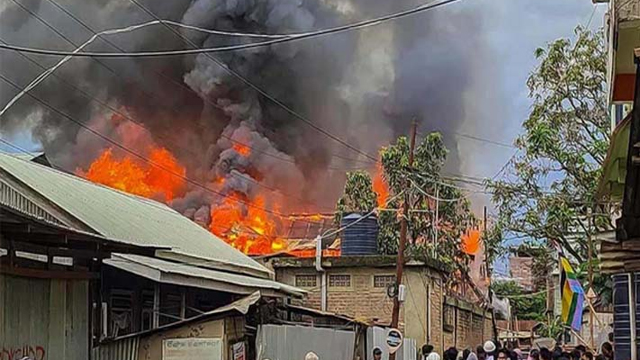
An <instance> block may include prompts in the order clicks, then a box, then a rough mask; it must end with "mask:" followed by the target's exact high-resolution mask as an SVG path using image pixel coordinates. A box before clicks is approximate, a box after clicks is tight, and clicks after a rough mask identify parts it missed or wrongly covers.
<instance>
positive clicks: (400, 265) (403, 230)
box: [389, 119, 418, 360]
mask: <svg viewBox="0 0 640 360" xmlns="http://www.w3.org/2000/svg"><path fill="white" fill-rule="evenodd" d="M417 127H418V124H417V122H416V120H415V119H414V120H413V122H412V123H411V142H410V147H409V170H411V167H412V166H413V151H414V149H415V147H416V128H417ZM408 176H409V174H405V177H404V180H403V182H404V185H403V189H404V191H405V192H404V201H403V202H402V213H401V216H402V218H401V220H400V241H399V244H398V257H397V262H396V294H395V297H394V298H393V312H392V314H391V328H393V329H397V328H398V320H399V318H400V305H401V303H400V299H399V295H400V294H399V292H400V291H399V290H400V285H402V272H403V271H404V249H405V246H406V243H407V227H408V224H407V216H408V214H409V191H408V189H407V187H408V185H409V181H408V180H407V177H408ZM389 360H396V354H395V353H393V354H389Z"/></svg>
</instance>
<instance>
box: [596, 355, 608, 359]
mask: <svg viewBox="0 0 640 360" xmlns="http://www.w3.org/2000/svg"><path fill="white" fill-rule="evenodd" d="M596 360H606V359H605V358H604V355H602V354H600V355H598V356H596Z"/></svg>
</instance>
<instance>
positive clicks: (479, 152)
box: [0, 0, 607, 273]
mask: <svg viewBox="0 0 640 360" xmlns="http://www.w3.org/2000/svg"><path fill="white" fill-rule="evenodd" d="M461 7H471V8H473V9H474V10H475V11H477V12H478V13H479V14H481V15H480V16H481V20H482V27H483V30H482V36H483V39H484V44H485V46H487V47H488V48H489V49H485V50H488V51H474V44H473V43H469V44H468V54H467V56H469V57H471V58H472V59H473V61H472V62H471V64H472V66H473V71H476V72H477V73H478V74H479V76H480V77H481V78H482V79H483V81H479V82H478V81H476V82H474V84H473V86H472V87H471V88H469V89H468V90H467V92H466V93H465V94H464V95H463V97H462V98H461V99H460V104H461V106H464V107H465V110H466V113H467V114H469V113H471V114H473V113H474V111H477V112H483V113H478V116H477V117H476V116H468V115H467V116H465V124H464V126H463V127H462V129H461V130H459V132H460V133H465V134H468V135H472V136H475V137H479V138H484V139H488V140H491V141H495V142H500V143H507V144H512V143H513V141H514V139H515V138H516V137H517V136H518V134H519V132H520V126H521V124H522V122H523V121H524V120H525V119H526V117H527V115H528V112H529V107H530V104H531V101H530V99H529V98H528V93H527V88H526V85H525V83H526V79H527V77H528V76H529V74H530V72H531V71H532V70H533V69H534V68H535V66H536V63H537V62H536V59H535V57H534V56H533V53H534V50H535V49H536V48H538V47H544V46H545V45H546V44H547V43H549V42H552V41H554V40H556V39H558V38H562V37H573V35H574V33H573V29H574V28H575V27H576V26H577V25H583V26H587V25H588V26H589V27H590V28H591V29H597V28H599V27H601V26H602V25H603V18H604V13H605V11H606V7H607V5H606V4H600V5H594V4H592V2H591V1H590V0H460V1H459V2H458V3H455V4H452V5H448V7H447V8H446V9H443V10H440V9H437V10H435V11H441V13H442V16H443V17H444V16H446V15H447V14H449V13H450V12H456V11H457V9H460V8H461ZM0 11H2V9H1V6H0ZM418 16H419V15H418ZM399 21H402V20H399ZM442 24H443V25H442V26H447V27H452V28H453V29H454V30H455V28H456V24H455V23H447V22H446V21H443V22H442ZM450 30H451V29H447V31H450ZM445 44H446V42H445ZM440 45H442V44H440ZM440 51H446V49H444V50H442V49H440ZM479 53H481V54H482V55H478V54H479ZM496 100H497V101H496ZM484 102H487V103H491V104H497V105H496V106H495V108H494V107H487V106H481V104H483V103H484ZM2 105H4V104H2ZM487 112H489V113H487ZM0 121H1V119H0ZM496 124H499V125H496ZM444 136H445V137H447V136H455V135H454V134H444ZM5 139H6V140H9V141H10V142H12V143H13V144H15V145H17V146H19V147H20V148H22V149H26V150H30V151H35V150H39V144H37V143H35V142H33V140H32V139H31V137H30V134H29V133H27V132H23V133H18V134H12V135H11V136H10V137H5ZM457 144H458V145H457V146H458V154H460V155H459V158H460V159H459V161H460V167H459V170H458V171H460V172H461V174H463V175H467V176H472V177H478V178H485V177H493V176H494V175H495V174H496V173H497V172H498V170H499V169H500V168H502V166H503V165H504V164H505V162H506V161H508V160H509V158H510V157H511V156H512V155H513V153H514V151H515V149H513V148H509V147H504V146H499V145H496V144H491V143H487V142H482V141H476V140H471V139H464V140H463V141H458V142H457ZM0 150H3V151H9V152H15V151H16V149H13V148H10V147H8V146H7V145H5V144H3V143H0ZM471 199H472V204H473V209H474V211H475V212H476V213H477V214H480V213H481V209H482V206H484V205H489V209H490V212H491V206H490V203H489V199H488V198H487V195H485V194H472V195H471ZM505 267H506V262H501V263H500V264H498V268H497V271H498V273H504V272H505V271H506V270H505Z"/></svg>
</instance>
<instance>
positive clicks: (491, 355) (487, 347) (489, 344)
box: [482, 340, 496, 360]
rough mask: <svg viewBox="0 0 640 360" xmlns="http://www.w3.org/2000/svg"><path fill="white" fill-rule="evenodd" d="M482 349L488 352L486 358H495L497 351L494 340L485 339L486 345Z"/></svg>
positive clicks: (492, 359)
mask: <svg viewBox="0 0 640 360" xmlns="http://www.w3.org/2000/svg"><path fill="white" fill-rule="evenodd" d="M482 349H483V350H484V352H485V353H486V354H487V355H486V357H485V359H486V360H495V354H494V353H495V351H496V344H495V343H494V342H493V341H491V340H487V341H485V343H484V345H483V346H482Z"/></svg>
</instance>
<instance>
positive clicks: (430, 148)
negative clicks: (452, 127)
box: [337, 133, 475, 266]
mask: <svg viewBox="0 0 640 360" xmlns="http://www.w3.org/2000/svg"><path fill="white" fill-rule="evenodd" d="M446 156H447V149H446V147H445V146H444V143H443V141H442V136H441V135H440V134H439V133H431V134H429V135H427V136H426V137H425V138H423V139H422V140H421V141H420V142H419V143H418V145H417V146H416V149H415V156H414V163H413V166H412V167H411V168H409V143H408V140H407V138H406V137H400V138H398V139H397V141H396V143H395V144H391V145H389V146H387V147H385V148H383V149H382V150H381V151H380V158H381V162H382V167H383V174H384V178H385V180H386V182H387V184H388V185H389V190H390V191H389V196H390V201H389V203H388V204H387V208H388V209H398V208H400V207H401V204H402V201H403V197H400V196H398V195H399V194H403V195H404V193H403V190H405V182H406V184H407V188H406V194H407V195H408V197H409V203H410V206H409V207H410V209H411V212H410V213H409V214H408V215H407V218H408V223H409V246H408V247H407V253H408V254H410V255H412V256H415V257H431V258H433V257H435V258H437V259H439V260H441V261H443V262H445V263H448V264H450V265H455V266H458V265H461V264H464V262H463V261H459V260H460V259H461V258H463V257H464V254H462V253H461V251H460V235H461V234H462V233H463V232H464V231H465V230H466V229H467V228H468V227H469V226H471V225H473V224H474V223H475V218H474V217H473V215H472V213H471V211H470V210H469V201H468V200H467V199H466V198H465V197H464V196H463V194H462V192H461V191H460V189H458V188H457V187H455V186H452V185H451V184H449V183H447V182H446V181H444V180H443V179H442V177H441V175H440V172H441V170H442V167H443V166H444V163H445V161H446ZM436 194H437V195H438V196H437V198H438V199H436ZM374 207H375V194H373V195H372V186H371V178H370V177H369V176H368V175H367V174H364V173H349V174H348V176H347V183H346V185H345V194H344V195H343V196H342V197H341V198H340V200H339V201H338V204H337V210H338V215H337V217H338V218H340V217H341V216H342V214H343V213H344V212H348V211H370V210H371V209H373V208H374ZM436 208H437V213H438V217H437V223H436V216H435V215H436ZM378 223H379V225H380V232H379V235H378V249H379V251H380V252H382V253H386V254H395V253H397V251H398V239H399V237H400V219H399V217H398V213H397V212H395V211H380V212H379V218H378ZM434 225H435V226H434Z"/></svg>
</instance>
